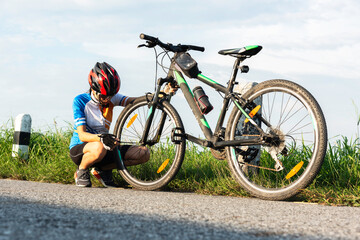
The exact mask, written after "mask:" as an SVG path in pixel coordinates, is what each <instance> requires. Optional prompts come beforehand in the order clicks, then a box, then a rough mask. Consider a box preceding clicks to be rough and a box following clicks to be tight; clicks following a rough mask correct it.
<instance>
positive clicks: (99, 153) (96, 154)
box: [84, 142, 106, 160]
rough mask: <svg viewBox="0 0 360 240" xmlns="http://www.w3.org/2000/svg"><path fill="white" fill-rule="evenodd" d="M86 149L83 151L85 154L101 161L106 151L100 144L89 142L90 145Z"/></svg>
mask: <svg viewBox="0 0 360 240" xmlns="http://www.w3.org/2000/svg"><path fill="white" fill-rule="evenodd" d="M87 147H88V148H86V149H84V151H85V153H87V154H89V155H91V156H92V158H94V159H96V160H100V159H102V158H103V157H104V156H105V154H106V150H105V148H104V146H103V144H102V143H101V142H91V144H87Z"/></svg>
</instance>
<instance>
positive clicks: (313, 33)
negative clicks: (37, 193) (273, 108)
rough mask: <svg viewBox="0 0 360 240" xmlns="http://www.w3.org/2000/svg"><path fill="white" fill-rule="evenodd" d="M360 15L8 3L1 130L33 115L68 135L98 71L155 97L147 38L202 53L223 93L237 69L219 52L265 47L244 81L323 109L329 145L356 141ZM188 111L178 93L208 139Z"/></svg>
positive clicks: (314, 8) (339, 7)
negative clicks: (285, 86)
mask: <svg viewBox="0 0 360 240" xmlns="http://www.w3.org/2000/svg"><path fill="white" fill-rule="evenodd" d="M359 13H360V2H359V1H356V0H341V1H340V0H301V1H299V0H283V1H280V0H266V1H265V0H252V1H248V0H247V1H245V0H230V1H226V0H224V1H214V0H207V1H203V0H200V1H194V0H191V1H190V0H182V1H175V0H166V1H165V0H149V1H139V0H132V1H130V0H128V1H122V0H104V1H95V0H49V1H43V0H32V1H28V0H1V1H0V72H1V78H0V84H1V94H0V109H1V114H0V126H9V124H10V125H11V121H12V119H13V118H15V117H16V116H17V115H18V114H21V113H28V114H30V115H31V117H32V126H33V128H34V129H36V130H40V131H47V130H49V129H53V128H54V127H57V128H67V127H69V126H71V125H72V124H73V115H72V101H73V99H74V97H75V96H76V95H78V94H80V93H83V92H86V91H87V90H88V88H89V85H88V82H87V76H88V74H89V71H90V69H91V68H92V67H93V66H94V65H95V63H96V62H97V61H99V62H103V61H106V62H108V63H110V64H111V65H112V66H114V67H115V68H116V69H117V71H118V73H119V75H120V78H121V89H120V92H121V93H122V94H125V95H128V96H141V95H144V94H145V93H146V92H149V91H153V89H154V79H155V61H154V60H155V58H154V51H153V50H151V49H146V48H137V46H138V45H139V44H142V43H143V42H142V40H140V39H139V34H140V33H145V34H148V35H152V36H156V37H159V38H160V39H161V40H162V41H163V42H171V43H174V44H177V43H183V44H192V45H199V46H203V47H205V49H206V50H205V52H203V53H201V52H192V53H191V54H192V56H193V57H194V58H195V59H196V60H197V62H198V65H199V68H200V70H201V71H202V73H203V74H204V75H206V76H208V77H210V78H212V79H214V80H215V81H217V82H219V83H222V84H224V85H225V84H226V83H227V81H228V80H229V78H230V73H231V70H232V65H233V61H234V59H233V58H231V57H228V56H222V55H219V54H218V53H217V52H218V51H219V50H221V49H227V48H237V47H243V46H247V45H255V44H257V45H261V46H263V49H262V51H261V52H260V53H259V54H257V55H256V56H255V57H253V58H250V59H248V60H246V62H245V64H247V65H248V66H249V67H250V71H249V73H247V74H242V75H240V76H239V78H238V79H239V81H249V82H262V81H265V80H269V79H278V78H280V79H287V80H291V81H294V82H296V83H298V84H300V85H302V86H303V87H305V88H306V89H307V90H309V91H310V92H311V93H312V94H313V95H314V97H315V98H316V99H317V101H318V102H319V104H320V106H321V108H322V110H323V112H324V115H325V118H326V121H327V126H328V135H329V139H330V141H335V140H336V139H337V138H342V136H346V137H348V138H354V137H356V136H357V134H358V125H357V123H358V121H359V115H360V110H359V109H360V94H359V90H360V67H359V66H360V57H359V55H360V31H359V29H360V14H359ZM161 76H164V73H163V72H162V70H161V69H159V71H158V77H161ZM188 82H189V84H190V87H194V86H196V85H201V84H200V83H199V82H196V80H188ZM204 89H205V91H206V93H207V94H208V95H209V97H210V101H211V102H212V103H213V105H214V106H215V110H213V111H212V112H211V113H210V114H208V115H207V119H208V121H209V123H210V126H215V121H216V119H217V116H218V114H219V107H220V106H221V105H220V102H221V98H220V97H219V95H218V94H217V93H212V92H210V89H209V88H206V87H204ZM183 101H185V100H184V97H183V95H182V93H180V91H179V93H178V94H177V96H176V97H175V101H174V105H177V106H179V107H178V109H179V112H180V114H181V116H182V117H183V121H184V124H185V129H186V130H187V131H189V132H192V133H193V134H195V135H196V134H198V135H200V136H202V135H201V132H200V130H199V128H198V127H196V124H194V122H195V118H193V117H192V116H190V115H189V114H190V113H191V111H190V110H189V108H188V107H187V106H184V105H185V104H184V102H183ZM120 111H121V108H119V109H117V110H116V112H115V116H114V119H113V125H114V124H115V122H116V118H117V115H118V114H119V113H120Z"/></svg>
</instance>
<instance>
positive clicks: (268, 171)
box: [114, 34, 327, 200]
mask: <svg viewBox="0 0 360 240" xmlns="http://www.w3.org/2000/svg"><path fill="white" fill-rule="evenodd" d="M140 38H141V39H143V40H145V41H146V43H145V44H142V45H140V46H139V47H148V48H154V49H156V47H157V48H161V49H162V50H163V52H161V53H160V54H157V52H156V62H157V64H158V65H160V66H162V67H163V68H164V70H166V72H167V76H166V77H164V78H159V79H158V80H157V81H156V88H155V91H154V92H153V93H147V94H146V95H144V96H142V97H139V98H137V99H136V100H135V101H134V102H133V103H132V104H130V105H128V106H126V107H125V108H124V109H123V111H122V112H121V114H120V115H119V117H118V119H117V122H116V126H115V129H114V134H115V135H116V136H117V137H118V138H119V139H120V141H121V143H122V144H132V145H142V146H147V147H148V148H149V150H150V151H151V157H150V160H149V161H148V162H147V163H144V164H141V165H137V166H124V164H123V163H122V162H120V163H119V166H118V168H119V173H120V174H121V176H122V177H123V178H124V179H125V181H127V182H128V183H129V184H130V185H132V186H133V187H134V188H137V189H141V190H157V189H161V188H162V187H164V186H166V185H167V184H168V183H169V182H170V181H171V180H172V179H173V178H174V177H175V176H176V174H177V173H178V171H179V169H180V168H181V164H182V162H183V159H184V155H185V148H186V140H187V141H191V142H193V143H196V144H199V145H201V146H203V147H207V148H210V150H211V152H212V154H213V155H214V157H215V158H217V159H227V162H228V165H229V168H230V171H231V173H232V175H233V177H234V178H235V180H236V181H237V182H238V183H239V184H240V185H241V186H242V187H243V188H244V189H245V190H247V191H248V192H249V193H250V194H251V195H253V196H255V197H259V198H262V199H269V200H283V199H287V198H289V197H291V196H294V195H295V194H297V193H298V192H299V191H300V190H301V189H304V188H306V187H307V186H308V185H309V184H310V183H311V182H312V181H313V180H314V178H315V177H316V175H317V173H318V172H319V170H320V168H321V165H322V163H323V160H324V156H325V152H326V147H327V129H326V123H325V119H324V116H323V113H322V110H321V108H320V106H319V104H318V103H317V101H316V100H315V98H314V97H313V96H312V95H311V94H310V93H309V92H308V91H307V90H306V89H304V88H303V87H301V86H300V85H298V84H296V83H294V82H291V81H287V80H281V79H275V80H268V81H264V82H261V83H259V84H257V85H256V86H254V87H252V88H251V89H250V90H248V91H247V92H246V93H244V94H241V93H239V92H235V91H234V86H235V85H236V84H237V82H236V76H237V74H238V71H239V70H240V71H241V72H242V73H246V72H247V71H248V70H249V67H248V66H246V65H243V64H242V62H243V61H244V60H246V59H247V58H250V57H252V56H254V55H256V54H257V53H258V52H260V50H261V49H262V47H261V46H259V45H253V46H247V47H242V48H234V49H225V50H221V51H219V54H222V55H226V56H231V57H234V58H235V63H234V65H233V69H232V74H231V77H230V80H229V81H228V83H227V85H226V86H224V85H222V84H220V83H218V82H216V81H214V80H212V79H210V78H208V77H206V76H205V75H203V74H202V73H201V72H200V70H199V68H198V66H197V62H196V61H195V60H194V59H193V58H192V57H191V55H190V54H189V51H191V50H192V51H201V52H203V51H204V50H205V49H204V48H203V47H200V46H194V45H183V44H178V45H173V44H170V43H163V42H162V41H160V40H159V39H158V38H156V37H152V36H149V35H145V34H141V35H140ZM170 54H172V56H170ZM165 56H168V57H169V59H170V66H169V67H167V68H166V67H165V66H164V65H163V64H162V61H161V62H159V59H160V58H161V59H164V58H165ZM184 75H185V76H187V77H188V78H192V79H196V80H199V81H200V82H202V83H203V84H206V85H208V86H209V87H211V88H212V89H214V90H215V91H217V92H219V93H221V95H222V97H223V103H222V108H221V109H220V114H219V118H218V120H217V123H216V127H215V129H214V131H213V130H212V129H211V127H210V125H209V123H208V122H207V120H206V118H205V113H206V108H208V109H211V106H205V111H204V104H205V105H206V100H207V99H206V95H205V94H204V92H201V94H202V96H200V97H198V96H197V95H196V94H195V89H194V90H193V91H192V90H191V89H190V87H189V85H188V83H187V81H186V80H185V77H184ZM169 84H170V86H172V87H173V88H175V89H176V88H180V90H181V91H182V93H183V94H184V96H185V99H186V101H187V103H188V105H189V106H190V108H191V110H192V113H193V114H194V116H195V118H196V120H197V122H198V125H199V127H200V128H201V130H202V132H203V133H204V136H205V139H202V138H198V137H195V136H192V135H191V134H190V133H188V132H186V130H185V127H184V125H183V122H182V120H181V117H180V116H179V114H178V112H177V110H176V109H175V108H174V107H173V105H172V104H171V99H172V97H173V96H174V94H173V93H168V92H166V91H165V90H164V89H165V88H166V87H167V86H168V85H169ZM204 97H205V98H204ZM232 103H233V104H232ZM231 106H233V107H232V110H231V113H230V115H229V117H228V120H227V123H225V116H226V114H227V112H228V110H229V108H230V107H231ZM194 161H196V159H194Z"/></svg>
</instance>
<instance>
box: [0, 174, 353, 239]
mask: <svg viewBox="0 0 360 240" xmlns="http://www.w3.org/2000/svg"><path fill="white" fill-rule="evenodd" d="M359 217H360V208H354V207H330V206H322V205H316V204H304V203H294V202H271V201H263V200H259V199H254V198H237V197H226V196H205V195H197V194H193V193H174V192H145V191H136V190H131V189H106V188H95V187H94V188H79V187H76V186H74V185H63V184H53V183H38V182H28V181H16V180H6V179H2V180H1V179H0V240H10V239H11V240H13V239H21V240H23V239H36V240H40V239H46V240H51V239H85V238H88V239H172V240H175V239H181V240H186V239H196V240H198V239H222V240H227V239H360V220H359Z"/></svg>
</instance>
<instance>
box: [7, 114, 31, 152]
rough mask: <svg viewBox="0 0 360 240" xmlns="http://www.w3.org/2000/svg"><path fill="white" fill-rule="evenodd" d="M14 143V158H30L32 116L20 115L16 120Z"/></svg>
mask: <svg viewBox="0 0 360 240" xmlns="http://www.w3.org/2000/svg"><path fill="white" fill-rule="evenodd" d="M14 125H15V132H14V142H13V148H12V156H13V157H20V158H22V159H28V158H29V143H30V133H31V116H30V115H29V114H19V115H18V116H17V117H16V118H15V124H14Z"/></svg>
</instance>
